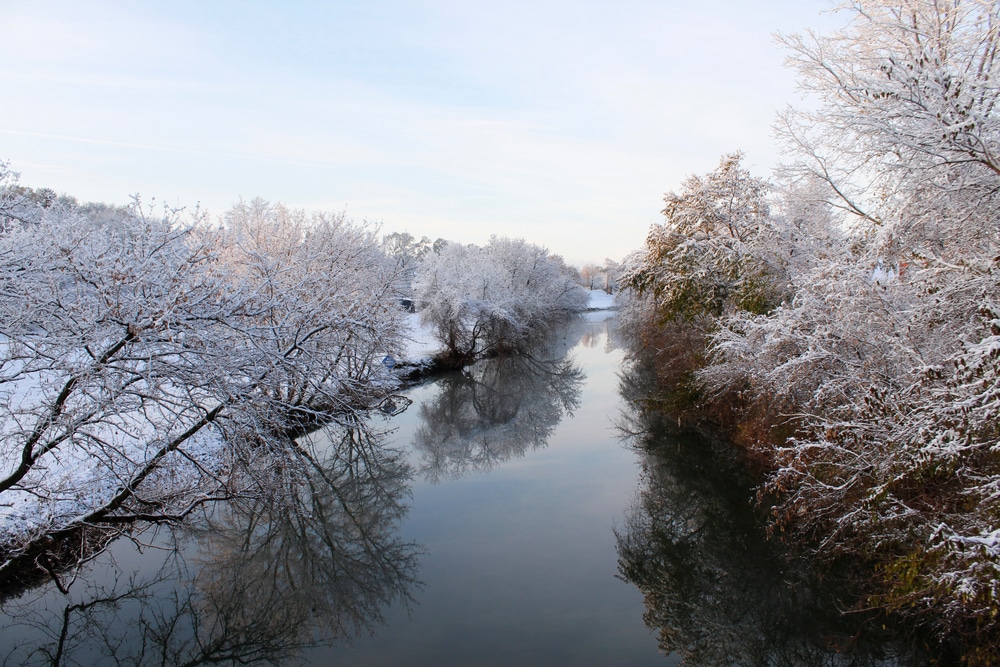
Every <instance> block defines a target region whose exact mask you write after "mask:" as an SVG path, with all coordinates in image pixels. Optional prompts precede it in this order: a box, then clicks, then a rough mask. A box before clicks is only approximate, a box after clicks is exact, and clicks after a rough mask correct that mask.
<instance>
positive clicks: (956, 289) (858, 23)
mask: <svg viewBox="0 0 1000 667" xmlns="http://www.w3.org/2000/svg"><path fill="white" fill-rule="evenodd" d="M843 9H844V11H846V12H847V13H848V14H849V18H850V22H849V23H848V24H847V27H846V28H845V29H844V31H843V32H840V33H837V34H834V35H832V36H826V37H824V36H815V35H812V34H809V35H807V36H794V35H793V36H784V37H782V38H781V39H782V42H783V43H784V44H785V46H786V47H787V48H788V50H789V61H790V64H791V65H792V66H793V67H794V68H795V69H796V70H797V72H798V74H799V81H800V84H801V86H802V87H803V88H804V89H805V90H807V91H809V92H810V93H812V94H813V96H814V98H815V100H816V105H815V107H814V108H813V109H812V110H808V111H803V110H794V109H791V110H788V111H786V112H784V113H783V114H782V115H781V116H780V119H779V131H780V136H781V138H782V140H783V141H784V143H785V147H786V148H787V155H788V160H787V163H786V164H785V165H784V166H783V167H781V168H780V169H779V170H778V171H777V172H776V173H775V175H774V180H773V182H768V181H766V180H764V179H760V178H755V177H753V176H752V175H751V174H749V172H748V171H747V170H746V169H745V168H744V167H743V166H742V164H741V156H740V155H739V154H738V153H737V154H733V155H728V156H725V157H723V159H722V161H721V163H720V165H719V167H718V168H717V169H716V170H714V171H713V172H711V173H709V174H706V175H704V176H696V177H691V178H690V179H688V180H687V181H685V182H684V184H683V187H682V188H681V190H680V192H678V193H670V194H668V195H667V196H666V199H665V202H666V207H665V209H664V211H663V213H664V216H665V221H664V223H663V224H660V225H656V226H654V228H653V229H652V230H651V231H650V234H649V237H648V239H647V241H646V245H645V247H644V248H643V249H642V250H641V251H639V252H638V253H636V254H634V255H633V256H631V257H630V258H628V260H627V261H626V265H627V268H626V271H625V276H624V278H623V285H624V287H625V288H626V291H627V293H628V294H629V295H630V299H629V303H628V305H627V306H626V308H625V310H624V311H623V312H624V317H625V324H626V326H627V327H629V328H630V329H631V331H632V332H633V333H634V334H636V336H637V337H638V339H639V340H642V341H644V342H645V343H646V346H645V349H646V350H647V351H650V352H652V353H653V354H654V355H655V356H656V357H657V358H658V362H659V363H658V368H659V369H660V371H659V372H660V379H661V386H662V392H663V393H662V396H661V399H662V400H664V401H665V405H667V407H668V409H669V410H671V411H672V412H673V413H674V414H675V416H676V417H677V418H678V419H680V420H681V421H683V420H685V419H687V420H688V422H689V423H695V422H700V423H702V424H706V423H711V424H714V425H715V426H722V427H724V428H726V429H727V430H728V432H729V434H730V435H731V436H732V437H733V438H734V439H735V440H736V441H737V442H738V443H739V444H740V445H742V446H743V447H745V448H746V450H747V451H748V452H750V453H751V454H752V455H753V457H754V458H755V459H756V460H757V461H759V462H760V463H761V464H762V465H763V466H764V469H765V470H766V471H768V472H767V478H766V481H765V482H764V483H763V484H762V485H761V487H760V493H759V496H758V497H759V500H760V501H761V502H762V503H763V504H764V505H765V506H766V507H768V508H769V509H770V512H771V513H770V517H771V519H770V521H771V527H772V531H773V533H774V534H775V535H781V536H782V537H783V538H784V539H786V540H788V541H789V542H791V543H794V544H798V545H800V546H802V547H803V548H805V549H807V550H808V553H810V555H811V556H812V557H813V558H814V559H816V560H818V561H820V562H825V563H831V564H832V563H834V562H838V561H840V562H842V561H843V559H851V560H856V561H860V562H862V563H864V564H865V565H866V567H867V572H868V576H867V586H866V591H867V599H866V600H865V601H864V602H863V603H862V604H863V605H866V606H871V607H876V608H881V609H884V610H886V611H887V612H892V613H898V614H901V615H903V616H906V617H909V618H912V619H914V620H916V621H917V622H918V623H920V624H923V625H925V626H927V627H930V628H933V629H934V630H935V631H936V632H937V633H939V636H941V637H943V638H950V639H955V640H958V641H960V642H962V643H963V644H964V645H965V646H966V647H967V654H966V659H967V661H968V662H969V663H970V664H995V663H996V662H997V661H998V660H1000V651H998V649H997V648H996V647H997V646H1000V620H998V619H1000V422H998V409H1000V384H998V379H1000V378H998V376H1000V224H998V221H1000V111H998V109H997V103H998V101H1000V53H998V48H1000V6H998V5H997V4H996V3H993V2H980V1H977V0H955V1H953V2H949V3H937V2H931V1H930V0H896V1H875V0H872V1H869V0H857V1H855V2H849V3H847V4H846V6H845V7H844V8H843Z"/></svg>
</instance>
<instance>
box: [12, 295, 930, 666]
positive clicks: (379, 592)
mask: <svg viewBox="0 0 1000 667" xmlns="http://www.w3.org/2000/svg"><path fill="white" fill-rule="evenodd" d="M606 316H607V314H591V315H590V317H589V318H587V319H586V320H584V321H580V322H577V323H575V324H573V325H571V326H570V327H568V328H567V329H565V330H564V331H561V332H560V333H559V334H558V335H557V336H556V337H555V339H554V340H553V341H552V345H550V346H549V347H548V348H547V349H546V350H540V351H538V352H536V353H535V354H533V355H532V356H531V357H528V358H514V359H510V358H508V359H494V360H489V361H486V362H482V363H480V364H477V365H476V366H474V367H472V368H469V369H466V370H465V371H463V372H461V373H453V374H450V375H446V376H442V377H440V378H437V379H435V380H434V381H433V382H431V383H428V384H426V385H423V386H420V387H417V388H415V389H412V390H410V391H409V392H408V393H407V396H408V398H409V399H410V400H412V404H411V405H410V406H409V408H408V409H407V410H406V411H405V412H403V413H401V414H399V415H397V416H395V417H392V418H391V419H389V420H387V421H386V422H385V423H384V424H380V428H383V429H384V430H385V433H382V434H375V435H372V434H361V433H358V432H356V431H352V430H349V429H340V430H330V431H326V432H319V433H316V434H313V435H312V436H310V442H309V445H310V447H309V448H306V449H305V450H303V452H300V453H299V454H296V457H298V458H296V460H297V461H298V463H297V465H298V467H297V468H296V469H295V474H294V475H287V476H286V477H284V478H283V479H289V480H292V481H291V482H288V483H285V484H277V485H275V488H273V489H270V490H269V491H267V492H259V493H255V494H254V495H252V496H248V497H246V498H242V499H241V500H239V501H238V502H233V503H231V504H227V505H225V506H219V507H216V508H214V509H213V510H211V511H210V512H207V513H206V514H205V515H203V516H201V517H199V518H198V519H197V520H196V521H194V522H193V523H191V524H188V525H186V526H181V527H169V526H159V527H152V528H150V529H148V530H146V531H145V532H143V533H142V534H141V535H140V536H139V537H138V538H137V539H136V540H132V541H130V540H128V539H120V540H118V541H116V542H115V543H114V544H113V545H112V547H111V548H110V549H109V550H108V551H107V552H105V553H104V554H103V555H101V556H100V557H98V558H97V559H95V560H94V561H93V562H91V563H88V564H86V566H84V567H83V568H82V570H81V572H80V573H79V575H77V576H73V575H72V574H71V573H63V575H62V576H61V586H62V588H63V591H60V590H58V589H57V587H56V586H54V585H52V584H51V583H49V584H46V585H43V586H40V587H36V588H34V589H31V590H28V591H7V592H6V594H5V595H4V601H3V612H4V616H3V619H2V623H3V627H2V630H0V655H4V656H7V658H6V661H5V662H4V664H9V665H20V664H38V665H51V664H60V665H62V664H66V665H91V664H141V665H146V664H149V665H154V664H155V665H175V664H176V665H180V664H191V665H194V664H218V663H222V664H229V663H234V662H239V663H246V664H253V663H255V662H260V661H271V662H274V663H277V664H298V663H305V664H323V665H326V664H343V665H404V664H405V665H511V664H531V665H536V664H537V665H677V664H682V663H683V664H685V665H753V664H771V665H812V664H829V665H855V664H857V665H861V664H864V665H883V664H885V665H889V664H910V663H909V662H906V661H904V660H903V658H902V657H901V656H902V655H903V653H901V652H898V651H895V650H894V649H892V648H891V647H887V646H881V645H879V646H877V647H876V648H875V649H873V650H868V649H865V650H864V651H860V652H859V651H856V650H855V648H854V647H853V646H851V645H849V644H850V641H851V640H850V637H851V634H852V632H853V631H852V630H848V631H846V632H845V631H844V630H843V628H841V627H840V626H838V625H837V620H836V619H834V620H832V621H831V620H830V614H829V613H826V614H825V615H824V613H818V612H817V613H813V611H812V610H814V609H817V608H819V609H823V608H824V606H823V605H824V604H825V601H824V599H823V596H822V595H821V594H819V593H817V592H816V590H814V589H813V588H812V587H811V585H810V584H809V583H808V580H807V579H806V578H801V577H799V576H798V575H797V574H796V573H795V572H792V571H790V570H789V569H788V568H786V567H784V566H782V565H781V560H780V559H779V558H776V557H775V555H774V554H773V553H772V552H771V551H770V550H769V548H768V547H767V546H766V545H765V544H764V542H763V540H762V539H760V532H759V530H758V529H759V525H757V524H755V519H754V517H753V516H752V513H751V512H750V510H749V503H748V498H749V491H748V487H747V486H745V485H744V484H743V482H742V481H739V480H740V476H739V470H738V466H735V467H734V468H733V470H726V467H727V465H728V464H726V463H725V461H726V459H725V457H722V458H721V459H720V458H718V457H714V456H713V455H712V452H711V448H710V447H707V446H703V445H702V444H701V443H699V442H697V441H692V440H690V439H687V440H685V439H683V438H678V437H676V435H674V436H669V435H664V434H663V431H664V429H663V428H662V424H657V423H656V417H655V415H656V412H655V411H651V412H648V413H647V412H645V411H644V409H643V408H642V407H641V406H642V405H643V404H644V398H643V392H644V391H645V390H644V389H643V383H642V382H641V378H638V377H634V374H632V375H630V374H629V373H625V374H624V375H623V374H622V359H623V354H622V352H621V350H619V349H617V348H616V345H615V343H614V341H615V336H614V334H613V328H614V327H613V320H609V319H606ZM637 406H638V407H637ZM622 428H625V429H630V430H633V431H635V432H636V433H637V436H636V437H635V438H633V440H632V443H631V445H629V446H626V445H625V444H623V442H622V430H621V429H622ZM252 468H253V466H252V463H251V465H250V468H249V470H248V471H247V472H245V473H242V474H243V475H253V474H254V471H253V469H252ZM259 472H260V471H258V473H259ZM734 480H736V481H734ZM238 483H239V479H237V480H236V482H234V484H238ZM755 526H756V527H755ZM825 608H827V609H830V608H831V607H830V605H829V604H827V605H826V607H825ZM834 616H836V614H834ZM844 637H847V639H846V640H845V639H844ZM913 664H916V663H913Z"/></svg>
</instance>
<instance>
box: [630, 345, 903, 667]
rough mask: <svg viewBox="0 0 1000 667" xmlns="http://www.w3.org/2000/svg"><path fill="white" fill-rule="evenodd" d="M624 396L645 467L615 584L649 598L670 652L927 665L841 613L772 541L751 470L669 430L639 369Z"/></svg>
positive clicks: (773, 661)
mask: <svg viewBox="0 0 1000 667" xmlns="http://www.w3.org/2000/svg"><path fill="white" fill-rule="evenodd" d="M621 391H622V395H623V397H624V398H625V399H626V404H627V405H628V412H627V414H625V415H624V417H623V420H622V424H621V428H622V430H623V431H625V432H626V433H628V434H629V440H630V444H631V445H632V446H633V447H634V448H635V450H636V451H637V452H639V453H640V454H641V455H642V456H643V465H642V471H641V474H640V478H639V482H638V486H639V491H638V494H637V497H636V499H635V501H634V503H633V505H632V507H631V508H630V509H629V511H628V512H627V514H626V518H625V521H624V524H623V525H622V526H621V527H620V529H619V530H618V531H616V537H617V542H618V546H617V548H618V557H619V573H620V574H621V576H622V577H623V578H624V579H625V580H626V581H628V582H630V583H632V584H634V585H636V586H637V587H638V588H639V590H640V591H642V593H643V595H644V601H645V607H646V609H645V613H644V620H645V622H646V625H647V626H648V627H649V628H650V629H652V630H655V631H656V632H657V634H658V640H659V645H660V648H661V650H662V651H663V652H665V653H674V654H675V655H676V656H677V657H679V659H680V660H681V664H684V665H690V666H695V665H711V666H716V665H774V666H777V667H784V666H789V667H790V666H793V665H796V666H799V665H801V666H807V665H808V666H812V665H830V666H833V665H899V664H906V665H910V664H923V660H922V659H921V658H920V656H918V655H915V654H914V652H913V650H911V649H909V648H903V647H901V646H897V645H893V644H890V643H888V642H886V641H884V638H882V639H883V641H880V638H879V637H877V636H874V635H875V633H874V632H873V625H875V619H865V618H861V617H859V616H857V615H855V616H844V615H842V614H840V613H839V612H838V608H839V607H838V602H839V601H838V599H837V596H836V593H837V591H836V590H834V589H832V588H831V586H829V585H824V584H823V583H822V582H818V581H817V580H816V578H815V577H814V576H812V575H811V573H810V572H809V569H808V568H807V567H805V564H798V565H796V564H795V563H794V562H792V561H790V560H789V559H787V558H786V557H785V555H784V554H783V553H781V552H780V551H779V550H778V549H777V547H776V545H774V544H772V543H769V542H768V541H766V540H765V539H764V535H763V531H762V529H761V522H760V521H759V517H757V516H755V515H754V512H753V508H752V506H751V503H750V499H751V497H752V493H751V490H750V482H749V480H748V478H747V473H746V467H745V464H744V463H743V462H742V461H740V460H739V459H738V458H737V457H736V456H735V453H734V452H733V451H732V449H731V448H730V447H728V446H727V445H726V444H725V443H712V442H709V441H706V440H705V439H703V438H699V437H695V436H691V435H688V436H684V435H682V434H678V433H676V429H671V426H672V425H671V424H669V423H668V422H667V421H666V420H665V419H664V418H663V417H662V412H661V411H658V410H656V409H655V402H654V401H651V400H650V397H652V396H654V393H653V392H652V388H651V382H650V380H649V379H648V378H647V377H646V376H645V374H644V372H643V368H642V367H641V366H638V365H637V366H633V367H631V368H629V369H628V370H627V371H626V372H625V373H624V374H623V376H622V380H621ZM877 625H878V626H879V627H880V625H881V624H880V623H878V624H877Z"/></svg>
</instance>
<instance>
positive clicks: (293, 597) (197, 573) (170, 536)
mask: <svg viewBox="0 0 1000 667" xmlns="http://www.w3.org/2000/svg"><path fill="white" fill-rule="evenodd" d="M245 463H246V465H243V466H237V467H234V470H233V472H232V475H231V478H230V480H229V483H230V485H231V486H232V487H233V488H234V489H238V490H239V493H236V494H235V495H236V498H235V499H234V500H233V501H232V502H229V503H226V504H225V505H218V506H215V507H213V508H212V509H211V510H209V511H206V512H205V513H204V514H203V515H202V516H201V517H199V519H198V520H196V521H195V522H193V524H192V525H191V526H188V527H184V528H171V527H162V526H161V527H159V528H157V527H152V528H150V529H149V530H147V531H145V532H144V533H142V534H140V535H138V536H134V537H133V540H132V541H120V542H119V543H117V544H115V545H114V547H112V549H111V550H109V552H107V553H105V554H103V555H102V556H101V557H100V558H99V559H98V560H97V561H95V563H94V564H93V565H92V566H91V567H88V568H87V571H86V572H80V573H79V575H78V576H77V577H76V578H75V579H73V580H68V579H64V581H63V583H62V588H63V589H64V592H61V591H60V590H58V589H57V588H56V587H55V586H51V585H50V586H45V587H41V588H39V589H36V590H34V591H32V592H30V593H27V594H24V595H22V596H20V597H19V598H18V599H16V600H9V601H7V602H5V603H4V604H3V612H4V617H3V619H2V624H3V625H2V628H0V636H2V638H3V639H2V640H0V641H2V648H3V654H4V655H5V656H6V657H5V659H4V663H3V664H5V665H22V664H24V665H91V664H128V665H153V664H157V665H199V664H215V663H225V664H252V663H257V662H271V663H279V664H285V663H287V662H289V661H290V660H292V659H294V658H295V656H296V655H297V654H298V652H299V651H301V650H302V649H303V648H304V647H306V646H310V645H314V644H316V643H326V642H335V641H337V640H345V639H348V638H350V637H351V636H353V635H355V634H357V633H359V632H367V631H371V630H372V629H373V628H374V627H375V626H377V625H378V624H380V623H381V621H382V611H383V609H385V608H386V607H387V606H388V605H390V604H392V603H394V602H399V601H402V602H404V603H405V602H407V601H408V600H409V596H410V591H411V590H412V588H413V586H414V585H415V571H416V565H417V562H416V559H417V552H418V550H417V548H416V547H415V545H413V544H411V543H406V542H403V541H401V540H400V539H399V538H398V537H397V535H396V533H397V529H398V524H399V521H400V519H401V518H402V517H403V515H404V514H405V512H406V505H405V503H404V501H405V499H406V498H407V494H408V489H409V481H410V470H409V468H408V466H407V465H406V464H405V462H404V460H403V458H402V456H401V454H400V453H399V452H396V451H393V450H390V449H386V448H385V447H384V446H383V445H382V444H381V442H380V441H379V440H378V438H376V437H375V436H373V434H371V433H370V432H366V431H364V430H358V429H347V428H339V427H338V428H337V429H336V430H328V431H326V432H325V433H324V434H314V435H313V436H312V437H311V438H310V439H308V440H307V441H304V442H301V443H295V442H290V443H289V446H288V451H287V452H285V453H284V455H283V456H281V457H280V460H278V459H277V458H274V457H271V456H268V455H267V454H266V453H264V452H261V456H260V457H259V459H257V460H254V461H248V462H245ZM140 558H141V560H140ZM140 563H141V564H140Z"/></svg>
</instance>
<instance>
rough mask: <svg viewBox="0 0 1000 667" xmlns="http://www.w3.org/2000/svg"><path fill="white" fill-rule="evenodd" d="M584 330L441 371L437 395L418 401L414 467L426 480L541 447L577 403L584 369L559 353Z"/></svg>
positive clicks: (458, 474) (472, 469)
mask: <svg viewBox="0 0 1000 667" xmlns="http://www.w3.org/2000/svg"><path fill="white" fill-rule="evenodd" d="M585 331H587V330H585V329H582V328H578V329H576V330H574V333H575V334H576V335H574V336H569V335H566V336H563V337H562V338H559V339H558V340H556V341H553V342H552V343H551V344H550V345H548V346H547V347H545V348H540V349H536V350H534V351H533V352H532V353H531V354H525V355H519V356H503V357H496V358H493V359H486V360H483V361H480V362H478V363H476V364H474V365H473V366H470V367H468V368H466V369H464V370H462V371H461V372H456V373H452V374H449V375H446V376H444V377H442V378H440V379H439V380H438V381H437V383H436V387H437V394H436V395H435V396H434V397H432V398H431V399H430V400H428V401H426V402H425V403H424V404H422V405H421V406H420V419H421V424H420V426H419V427H418V428H417V431H416V433H415V435H414V439H413V446H414V448H415V449H416V450H417V452H418V453H419V454H420V457H421V464H420V468H419V469H420V473H421V474H422V475H423V476H424V477H425V478H426V479H428V480H429V481H432V482H438V481H440V480H442V479H455V478H458V477H461V476H463V475H466V474H468V473H470V472H485V471H488V470H492V469H493V468H495V467H496V466H498V465H500V464H501V463H503V462H504V461H508V460H510V459H512V458H514V457H518V456H523V455H524V454H525V453H526V452H527V451H529V450H531V449H536V448H539V447H544V446H545V445H546V443H547V442H548V439H549V437H550V436H551V435H552V432H553V431H554V430H555V428H556V426H557V425H558V424H559V422H560V421H561V420H562V418H563V416H564V415H571V414H572V413H573V410H575V409H576V408H577V407H578V405H579V402H580V389H581V387H582V386H583V382H584V380H585V375H584V373H583V370H582V369H581V368H580V367H579V366H578V365H577V364H576V363H575V361H573V360H572V359H571V358H569V357H567V356H566V355H567V350H568V349H569V348H570V347H572V346H573V345H574V344H576V342H577V341H578V340H579V339H580V336H581V335H583V334H584V333H585Z"/></svg>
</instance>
